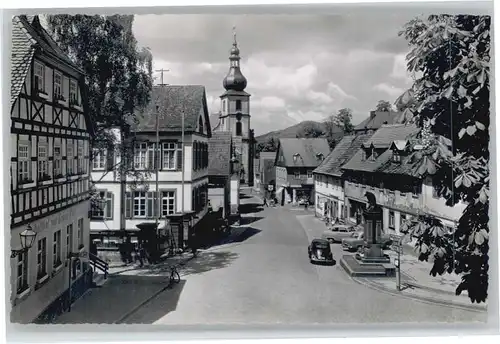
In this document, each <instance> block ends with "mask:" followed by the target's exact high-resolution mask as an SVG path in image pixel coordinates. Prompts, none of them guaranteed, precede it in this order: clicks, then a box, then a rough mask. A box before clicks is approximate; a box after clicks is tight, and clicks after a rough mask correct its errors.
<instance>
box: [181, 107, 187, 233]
mask: <svg viewBox="0 0 500 344" xmlns="http://www.w3.org/2000/svg"><path fill="white" fill-rule="evenodd" d="M181 151H182V154H181V155H182V161H181V166H182V168H181V170H182V179H181V213H182V237H183V238H184V240H185V239H186V238H185V232H186V230H185V229H184V162H185V161H186V159H185V158H184V110H182V113H181Z"/></svg>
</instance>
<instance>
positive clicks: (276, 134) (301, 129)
mask: <svg viewBox="0 0 500 344" xmlns="http://www.w3.org/2000/svg"><path fill="white" fill-rule="evenodd" d="M310 131H317V132H322V133H323V134H322V135H320V136H319V137H325V132H326V123H324V122H315V121H304V122H300V123H297V124H295V125H293V126H291V127H288V128H285V129H282V130H275V131H271V132H269V133H266V134H264V135H260V136H257V137H255V140H256V141H257V146H258V147H259V146H262V145H264V144H266V142H268V141H269V140H270V139H271V138H273V139H274V140H278V139H279V138H294V137H308V135H307V133H308V132H310ZM342 136H344V134H343V132H342V129H341V128H339V127H337V128H336V129H335V132H334V140H335V141H337V142H338V141H339V140H340V139H341V138H342ZM309 137H310V136H309ZM259 144H260V145H259Z"/></svg>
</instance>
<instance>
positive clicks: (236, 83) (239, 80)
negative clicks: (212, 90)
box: [222, 27, 247, 91]
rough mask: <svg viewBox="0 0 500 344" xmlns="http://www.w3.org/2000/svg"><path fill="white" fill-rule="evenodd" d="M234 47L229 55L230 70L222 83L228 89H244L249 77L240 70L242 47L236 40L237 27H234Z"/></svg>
mask: <svg viewBox="0 0 500 344" xmlns="http://www.w3.org/2000/svg"><path fill="white" fill-rule="evenodd" d="M233 38H234V39H233V47H232V48H231V51H230V53H231V55H230V56H229V61H230V65H229V72H228V73H227V75H226V77H225V78H224V81H223V82H222V85H223V86H224V88H225V89H226V90H228V91H229V90H233V91H243V90H244V89H245V87H247V79H246V78H245V77H244V76H243V74H242V73H241V70H240V49H238V43H237V42H236V27H233Z"/></svg>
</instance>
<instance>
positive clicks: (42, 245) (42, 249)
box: [37, 238, 47, 279]
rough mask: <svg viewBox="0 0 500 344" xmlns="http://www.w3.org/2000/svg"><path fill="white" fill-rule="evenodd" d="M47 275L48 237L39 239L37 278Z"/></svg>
mask: <svg viewBox="0 0 500 344" xmlns="http://www.w3.org/2000/svg"><path fill="white" fill-rule="evenodd" d="M45 275H47V238H43V239H40V240H38V255H37V279H41V278H43V277H44V276H45Z"/></svg>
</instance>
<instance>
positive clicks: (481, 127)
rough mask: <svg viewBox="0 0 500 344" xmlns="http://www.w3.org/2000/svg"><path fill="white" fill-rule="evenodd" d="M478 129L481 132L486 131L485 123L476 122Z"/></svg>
mask: <svg viewBox="0 0 500 344" xmlns="http://www.w3.org/2000/svg"><path fill="white" fill-rule="evenodd" d="M476 127H477V128H478V129H479V130H484V129H486V127H485V126H484V124H483V123H481V122H478V121H476Z"/></svg>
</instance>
